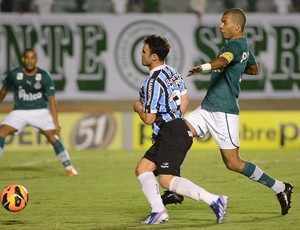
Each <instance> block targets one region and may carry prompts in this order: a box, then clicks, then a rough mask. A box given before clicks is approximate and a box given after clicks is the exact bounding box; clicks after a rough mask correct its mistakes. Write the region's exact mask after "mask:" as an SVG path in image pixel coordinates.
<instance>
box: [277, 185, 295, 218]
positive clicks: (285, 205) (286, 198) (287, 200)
mask: <svg viewBox="0 0 300 230" xmlns="http://www.w3.org/2000/svg"><path fill="white" fill-rule="evenodd" d="M284 184H285V189H284V191H283V192H280V193H278V194H277V199H278V201H279V203H280V206H281V215H286V214H287V213H288V211H289V209H290V208H291V203H292V202H291V195H292V193H293V191H292V190H293V188H294V186H293V185H291V184H289V183H284Z"/></svg>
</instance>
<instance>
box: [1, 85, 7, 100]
mask: <svg viewBox="0 0 300 230" xmlns="http://www.w3.org/2000/svg"><path fill="white" fill-rule="evenodd" d="M7 92H8V89H7V88H6V87H2V88H1V90H0V103H2V101H3V100H4V98H5V97H6V94H7Z"/></svg>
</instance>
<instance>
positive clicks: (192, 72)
mask: <svg viewBox="0 0 300 230" xmlns="http://www.w3.org/2000/svg"><path fill="white" fill-rule="evenodd" d="M200 72H202V67H201V66H200V65H198V66H195V67H193V68H192V69H190V70H189V72H188V75H187V76H188V77H190V76H192V75H195V74H197V73H200Z"/></svg>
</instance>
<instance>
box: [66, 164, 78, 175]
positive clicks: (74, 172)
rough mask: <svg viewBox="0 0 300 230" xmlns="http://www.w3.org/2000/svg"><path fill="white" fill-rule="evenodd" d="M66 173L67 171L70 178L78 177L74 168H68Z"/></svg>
mask: <svg viewBox="0 0 300 230" xmlns="http://www.w3.org/2000/svg"><path fill="white" fill-rule="evenodd" d="M66 171H67V175H68V176H69V177H72V176H77V175H78V173H77V171H76V170H75V169H74V168H73V166H71V167H68V168H67V169H66Z"/></svg>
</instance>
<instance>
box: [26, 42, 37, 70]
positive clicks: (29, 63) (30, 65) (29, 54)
mask: <svg viewBox="0 0 300 230" xmlns="http://www.w3.org/2000/svg"><path fill="white" fill-rule="evenodd" d="M22 62H23V64H24V67H23V68H24V70H25V71H26V72H28V73H31V72H34V71H35V70H36V63H37V62H38V57H37V53H36V51H35V50H34V49H33V48H28V49H25V51H24V54H23V57H22Z"/></svg>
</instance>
